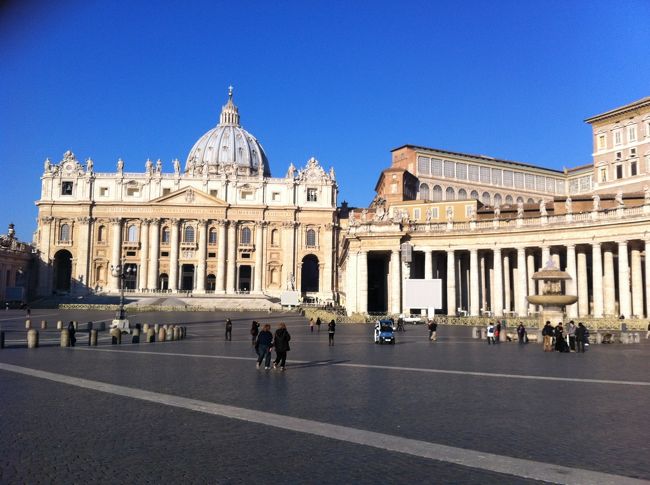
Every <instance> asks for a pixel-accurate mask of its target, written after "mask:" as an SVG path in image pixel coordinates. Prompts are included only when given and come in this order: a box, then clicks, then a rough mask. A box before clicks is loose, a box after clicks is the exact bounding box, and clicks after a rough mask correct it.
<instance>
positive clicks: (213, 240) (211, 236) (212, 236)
mask: <svg viewBox="0 0 650 485" xmlns="http://www.w3.org/2000/svg"><path fill="white" fill-rule="evenodd" d="M208 244H210V245H212V246H214V245H215V244H217V230H216V229H215V228H214V227H211V228H210V231H209V232H208Z"/></svg>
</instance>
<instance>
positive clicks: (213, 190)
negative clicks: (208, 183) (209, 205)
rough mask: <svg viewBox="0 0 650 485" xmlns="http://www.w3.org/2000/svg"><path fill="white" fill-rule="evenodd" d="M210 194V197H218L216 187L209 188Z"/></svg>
mask: <svg viewBox="0 0 650 485" xmlns="http://www.w3.org/2000/svg"><path fill="white" fill-rule="evenodd" d="M210 195H211V196H212V197H215V198H216V197H219V191H218V190H216V189H211V190H210Z"/></svg>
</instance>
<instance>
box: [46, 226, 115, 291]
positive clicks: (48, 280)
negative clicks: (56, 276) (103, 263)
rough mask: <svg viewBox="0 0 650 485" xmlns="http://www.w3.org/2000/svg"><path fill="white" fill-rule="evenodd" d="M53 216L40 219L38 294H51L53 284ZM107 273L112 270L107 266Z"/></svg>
mask: <svg viewBox="0 0 650 485" xmlns="http://www.w3.org/2000/svg"><path fill="white" fill-rule="evenodd" d="M53 221H54V218H53V217H50V216H45V217H41V219H40V224H41V225H40V240H39V241H38V249H39V252H40V264H39V265H38V266H39V270H38V295H39V296H49V295H50V294H51V285H52V273H51V270H52V263H51V261H50V251H51V248H52V240H51V238H52V222H53ZM107 273H110V270H109V269H108V268H107ZM109 277H110V274H109Z"/></svg>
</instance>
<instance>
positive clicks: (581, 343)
mask: <svg viewBox="0 0 650 485" xmlns="http://www.w3.org/2000/svg"><path fill="white" fill-rule="evenodd" d="M586 340H587V328H586V327H585V326H584V325H583V324H582V322H580V323H578V328H576V352H584V351H585V341H586Z"/></svg>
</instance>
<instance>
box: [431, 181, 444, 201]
mask: <svg viewBox="0 0 650 485" xmlns="http://www.w3.org/2000/svg"><path fill="white" fill-rule="evenodd" d="M431 200H432V201H434V202H439V201H441V200H442V187H440V185H434V186H433V194H432V195H431Z"/></svg>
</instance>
